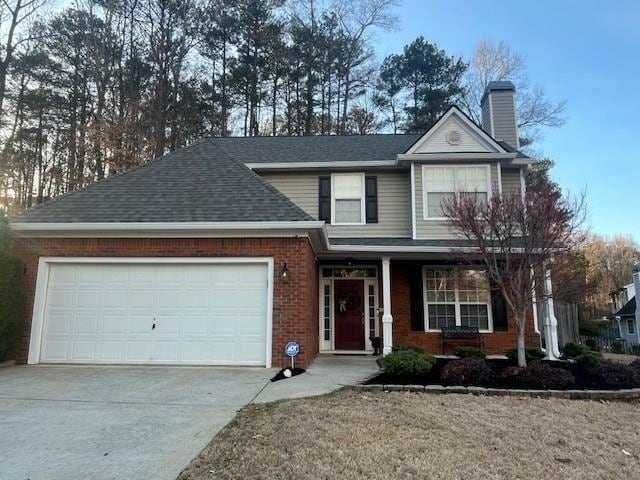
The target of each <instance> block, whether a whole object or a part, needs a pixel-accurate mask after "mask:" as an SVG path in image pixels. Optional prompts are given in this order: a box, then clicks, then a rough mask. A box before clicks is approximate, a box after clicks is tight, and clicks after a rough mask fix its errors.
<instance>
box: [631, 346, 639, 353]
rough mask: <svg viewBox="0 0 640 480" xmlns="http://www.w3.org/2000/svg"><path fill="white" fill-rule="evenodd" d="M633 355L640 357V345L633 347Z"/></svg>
mask: <svg viewBox="0 0 640 480" xmlns="http://www.w3.org/2000/svg"><path fill="white" fill-rule="evenodd" d="M631 354H632V355H640V345H631Z"/></svg>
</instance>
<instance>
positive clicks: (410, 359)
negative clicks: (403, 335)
mask: <svg viewBox="0 0 640 480" xmlns="http://www.w3.org/2000/svg"><path fill="white" fill-rule="evenodd" d="M435 363H436V359H435V358H434V357H433V356H431V355H429V354H428V353H426V352H424V351H418V350H416V349H400V350H396V351H394V352H391V353H390V354H389V355H387V356H386V357H384V358H383V359H382V368H384V371H385V373H388V374H390V375H396V376H399V377H404V376H410V377H412V376H420V375H425V374H427V373H428V372H429V370H431V368H432V367H433V365H434V364H435Z"/></svg>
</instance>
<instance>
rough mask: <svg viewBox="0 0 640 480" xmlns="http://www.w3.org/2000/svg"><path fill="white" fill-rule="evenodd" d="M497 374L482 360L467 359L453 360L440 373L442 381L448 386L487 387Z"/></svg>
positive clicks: (475, 358)
mask: <svg viewBox="0 0 640 480" xmlns="http://www.w3.org/2000/svg"><path fill="white" fill-rule="evenodd" d="M494 379H495V374H494V373H493V370H491V367H489V365H488V364H487V362H486V361H485V360H484V359H482V358H477V357H467V358H462V359H460V360H452V361H450V362H449V363H447V364H446V365H445V366H444V368H443V369H442V372H441V373H440V380H441V381H442V382H443V383H444V384H446V385H464V386H469V385H472V386H487V385H491V384H492V383H493V381H494Z"/></svg>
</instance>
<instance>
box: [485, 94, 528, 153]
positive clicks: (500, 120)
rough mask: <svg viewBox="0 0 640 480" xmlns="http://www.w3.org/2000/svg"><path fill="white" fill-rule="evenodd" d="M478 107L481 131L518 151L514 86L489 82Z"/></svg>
mask: <svg viewBox="0 0 640 480" xmlns="http://www.w3.org/2000/svg"><path fill="white" fill-rule="evenodd" d="M480 106H481V107H482V129H483V130H484V131H485V132H487V133H488V134H489V135H491V136H492V137H493V138H495V139H496V140H500V141H502V142H506V143H508V144H509V145H511V146H512V147H513V148H515V149H519V148H520V141H519V139H518V123H517V116H516V87H515V85H514V84H513V83H511V82H509V81H500V82H489V85H487V88H485V90H484V95H482V100H481V101H480Z"/></svg>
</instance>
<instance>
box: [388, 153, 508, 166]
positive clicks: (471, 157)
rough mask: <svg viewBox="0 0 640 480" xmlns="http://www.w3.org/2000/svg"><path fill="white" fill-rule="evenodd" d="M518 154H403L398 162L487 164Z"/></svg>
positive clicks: (399, 156)
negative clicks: (490, 161) (488, 161)
mask: <svg viewBox="0 0 640 480" xmlns="http://www.w3.org/2000/svg"><path fill="white" fill-rule="evenodd" d="M516 155H517V153H515V152H513V153H466V152H465V153H402V154H400V155H398V162H399V163H404V162H417V163H421V162H433V161H436V162H452V163H455V162H486V161H487V160H495V161H505V160H513V159H514V158H516Z"/></svg>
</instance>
